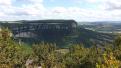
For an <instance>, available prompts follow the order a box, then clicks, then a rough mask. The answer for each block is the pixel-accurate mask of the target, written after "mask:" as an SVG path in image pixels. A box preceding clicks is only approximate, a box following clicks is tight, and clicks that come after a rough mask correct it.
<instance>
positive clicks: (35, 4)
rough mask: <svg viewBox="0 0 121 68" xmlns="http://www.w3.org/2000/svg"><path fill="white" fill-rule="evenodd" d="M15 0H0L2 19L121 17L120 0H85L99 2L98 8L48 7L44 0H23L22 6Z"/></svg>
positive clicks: (0, 18) (102, 18) (91, 19)
mask: <svg viewBox="0 0 121 68" xmlns="http://www.w3.org/2000/svg"><path fill="white" fill-rule="evenodd" d="M13 1H17V0H0V20H19V19H75V20H78V21H94V20H120V19H121V1H120V0H85V1H86V2H88V3H97V2H98V3H99V4H98V5H97V7H96V8H97V9H84V8H79V7H66V8H65V7H61V6H60V7H53V8H51V9H48V8H46V7H45V6H44V5H43V0H21V2H23V3H22V4H21V6H16V5H15V4H13ZM77 1H81V0H77ZM28 2H29V3H30V4H28ZM109 9H110V10H113V11H110V10H109Z"/></svg>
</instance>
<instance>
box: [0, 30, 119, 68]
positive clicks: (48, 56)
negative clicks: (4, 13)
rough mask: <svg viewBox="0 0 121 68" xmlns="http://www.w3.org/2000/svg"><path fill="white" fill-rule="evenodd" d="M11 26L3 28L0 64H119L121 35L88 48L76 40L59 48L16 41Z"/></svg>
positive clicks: (76, 67)
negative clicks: (99, 45)
mask: <svg viewBox="0 0 121 68" xmlns="http://www.w3.org/2000/svg"><path fill="white" fill-rule="evenodd" d="M11 36H12V35H11V32H10V31H9V30H8V29H2V30H1V31H0V68H37V67H38V66H41V67H42V68H120V67H121V37H120V36H119V37H117V38H116V40H115V41H114V44H112V45H111V44H105V46H103V47H97V46H96V45H93V46H92V47H90V48H85V47H84V45H82V44H74V45H71V46H70V47H68V48H66V49H60V48H58V47H57V46H56V44H51V43H44V42H41V43H40V44H34V45H33V46H32V47H29V46H28V45H26V44H23V43H18V42H15V41H14V39H12V37H11Z"/></svg>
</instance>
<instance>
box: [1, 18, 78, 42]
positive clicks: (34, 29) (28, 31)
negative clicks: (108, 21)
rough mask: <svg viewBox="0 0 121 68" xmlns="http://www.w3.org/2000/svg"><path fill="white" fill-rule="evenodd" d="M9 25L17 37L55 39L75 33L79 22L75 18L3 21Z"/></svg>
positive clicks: (41, 39) (4, 25)
mask: <svg viewBox="0 0 121 68" xmlns="http://www.w3.org/2000/svg"><path fill="white" fill-rule="evenodd" d="M1 26H3V27H8V28H9V29H10V30H11V31H12V32H13V36H14V37H15V38H21V39H23V40H25V39H27V38H30V39H32V40H34V41H39V40H40V41H54V42H56V41H57V40H60V39H62V38H63V37H64V36H68V35H70V34H73V33H75V31H76V28H77V23H76V22H75V21H74V20H31V21H25V20H23V21H13V22H10V23H9V22H7V23H1Z"/></svg>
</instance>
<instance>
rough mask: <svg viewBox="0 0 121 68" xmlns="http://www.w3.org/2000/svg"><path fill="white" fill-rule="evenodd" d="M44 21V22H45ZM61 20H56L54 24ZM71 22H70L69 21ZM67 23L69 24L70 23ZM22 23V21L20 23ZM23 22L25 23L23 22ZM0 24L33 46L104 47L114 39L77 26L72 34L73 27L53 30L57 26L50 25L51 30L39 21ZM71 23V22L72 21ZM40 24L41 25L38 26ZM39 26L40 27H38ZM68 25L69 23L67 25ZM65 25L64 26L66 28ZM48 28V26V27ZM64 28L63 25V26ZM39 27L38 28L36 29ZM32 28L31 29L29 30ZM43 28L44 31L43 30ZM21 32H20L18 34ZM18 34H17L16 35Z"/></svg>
mask: <svg viewBox="0 0 121 68" xmlns="http://www.w3.org/2000/svg"><path fill="white" fill-rule="evenodd" d="M45 21H46V20H44V22H45ZM51 21H52V22H53V20H50V21H48V20H47V21H46V22H51ZM58 21H61V20H56V22H58ZM70 21H71V20H70ZM70 21H69V22H70ZM20 22H22V21H20ZM23 22H25V21H23ZM23 22H22V23H19V24H18V23H15V22H14V23H1V26H3V27H4V26H5V27H9V28H10V30H12V32H13V33H14V34H16V35H14V36H16V37H15V39H16V40H21V41H22V42H24V43H27V44H34V43H40V42H43V41H44V42H47V43H56V44H57V45H58V46H59V47H64V48H65V47H68V46H71V45H73V44H84V45H85V47H90V46H92V45H94V43H95V44H97V45H101V46H102V45H104V43H112V42H113V39H114V37H115V36H114V35H111V34H105V33H98V32H95V31H92V30H88V29H85V28H83V27H82V26H79V25H78V26H77V27H76V30H75V28H74V32H73V33H69V32H72V31H73V26H72V27H69V28H68V29H67V28H66V27H63V26H61V27H63V29H60V28H59V29H56V28H53V27H55V26H58V25H59V24H55V23H53V24H55V25H53V26H52V25H51V28H49V29H47V28H45V27H44V26H47V24H48V23H46V24H44V25H41V24H43V23H41V22H40V21H39V22H38V21H35V22H37V25H36V24H31V25H30V24H28V23H29V22H31V23H34V21H26V22H27V23H26V24H25V23H23ZM61 22H63V23H64V22H65V20H62V21H61ZM72 22H73V20H72ZM38 23H41V24H38ZM39 25H40V26H39ZM68 25H70V23H69V24H68ZM68 25H66V26H68ZM48 26H50V24H49V25H48ZM64 26H65V25H64ZM38 27H39V28H38ZM30 28H32V29H30ZM43 28H44V29H43ZM18 29H19V31H20V30H21V32H20V33H19V32H18ZM17 33H18V34H17ZM102 42H103V43H102Z"/></svg>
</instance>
